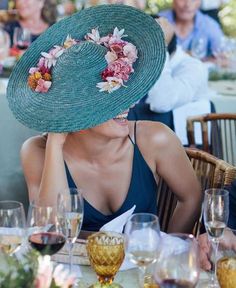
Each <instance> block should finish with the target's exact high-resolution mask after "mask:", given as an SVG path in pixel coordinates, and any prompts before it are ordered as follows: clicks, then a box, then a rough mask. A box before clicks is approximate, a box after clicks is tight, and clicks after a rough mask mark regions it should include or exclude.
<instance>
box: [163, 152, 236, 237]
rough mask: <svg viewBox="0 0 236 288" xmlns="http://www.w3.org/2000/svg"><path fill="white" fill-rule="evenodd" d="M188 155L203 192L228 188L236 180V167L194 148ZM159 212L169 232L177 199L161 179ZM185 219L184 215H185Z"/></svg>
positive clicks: (195, 231)
mask: <svg viewBox="0 0 236 288" xmlns="http://www.w3.org/2000/svg"><path fill="white" fill-rule="evenodd" d="M186 153H187V155H188V157H189V159H190V161H191V163H192V166H193V168H194V170H195V172H196V175H197V178H198V179H199V181H200V183H201V189H202V192H203V193H204V191H205V190H206V189H208V188H222V187H225V186H228V185H230V184H231V183H232V181H233V180H234V179H235V178H236V167H234V166H232V165H230V164H228V163H227V162H225V161H224V160H221V159H218V158H216V157H215V156H213V155H211V154H209V153H207V152H205V151H202V150H199V149H194V148H186ZM157 195H158V196H157V209H158V210H157V211H158V216H159V221H160V226H161V230H162V231H167V228H168V224H169V221H170V218H171V216H172V214H173V211H174V209H175V207H176V204H177V201H178V200H177V198H176V196H175V195H174V193H173V192H172V191H171V190H170V189H169V187H168V186H167V184H166V183H165V181H164V180H163V179H162V178H160V179H159V182H158V194H157ZM183 217H184V215H183ZM200 222H201V217H200V219H199V221H198V223H196V226H195V229H194V234H195V235H197V234H198V233H199V227H200V225H199V223H200Z"/></svg>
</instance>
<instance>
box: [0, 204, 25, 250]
mask: <svg viewBox="0 0 236 288" xmlns="http://www.w3.org/2000/svg"><path fill="white" fill-rule="evenodd" d="M24 234H25V212H24V207H23V205H22V203H20V202H17V201H0V250H2V251H3V252H5V253H7V254H10V255H12V254H13V253H14V252H16V251H17V250H18V249H19V247H20V246H21V244H22V242H23V238H24Z"/></svg>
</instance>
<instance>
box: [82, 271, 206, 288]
mask: <svg viewBox="0 0 236 288" xmlns="http://www.w3.org/2000/svg"><path fill="white" fill-rule="evenodd" d="M80 268H81V271H82V275H83V277H82V279H81V281H80V282H79V286H78V287H79V288H88V287H89V285H91V284H93V283H95V282H96V281H97V279H96V274H95V272H94V271H93V270H92V268H91V267H90V266H80ZM209 276H210V274H209V273H206V272H204V271H201V274H200V281H199V284H198V285H197V287H196V288H202V285H201V281H202V280H205V279H208V278H209ZM115 282H116V283H119V284H120V285H122V286H123V288H138V287H139V283H138V269H129V270H126V271H121V272H118V273H117V275H116V277H115ZM205 288H206V287H205Z"/></svg>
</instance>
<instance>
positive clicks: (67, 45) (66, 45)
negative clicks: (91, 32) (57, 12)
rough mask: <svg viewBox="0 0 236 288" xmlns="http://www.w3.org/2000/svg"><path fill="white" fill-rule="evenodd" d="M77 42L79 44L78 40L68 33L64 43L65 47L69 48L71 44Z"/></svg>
mask: <svg viewBox="0 0 236 288" xmlns="http://www.w3.org/2000/svg"><path fill="white" fill-rule="evenodd" d="M75 44H77V42H76V40H75V39H73V38H72V37H71V36H70V35H67V37H66V40H65V42H64V44H63V47H64V48H66V49H67V48H70V47H71V46H73V45H75Z"/></svg>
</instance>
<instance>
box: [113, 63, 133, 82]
mask: <svg viewBox="0 0 236 288" xmlns="http://www.w3.org/2000/svg"><path fill="white" fill-rule="evenodd" d="M108 70H109V71H113V72H114V74H113V76H114V77H117V78H120V79H122V80H124V81H127V80H128V79H129V74H130V73H131V72H132V66H131V65H130V64H129V63H127V62H125V61H123V60H122V59H118V60H116V61H114V62H112V63H110V64H109V65H108Z"/></svg>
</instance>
